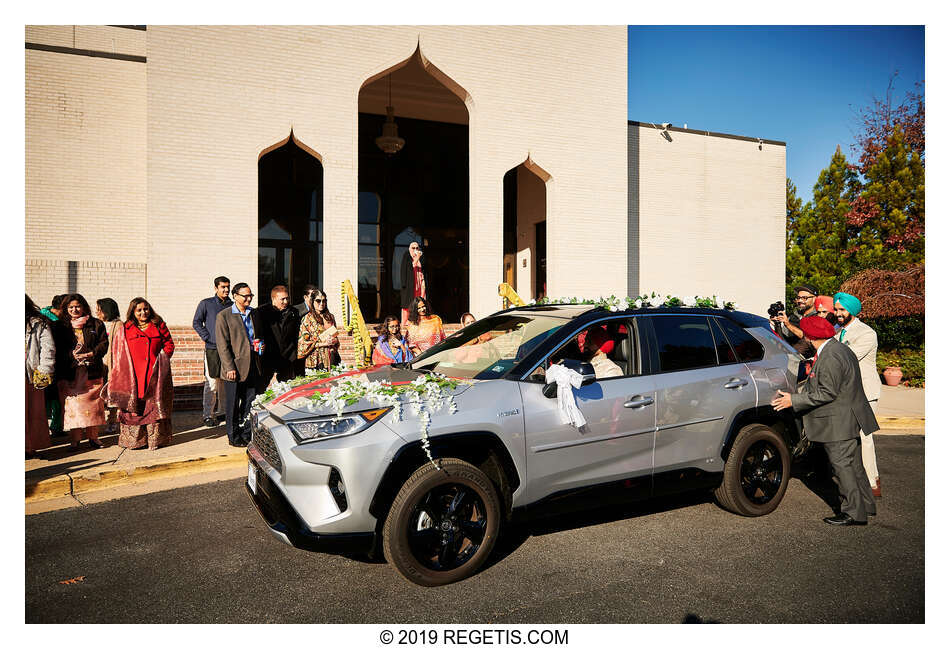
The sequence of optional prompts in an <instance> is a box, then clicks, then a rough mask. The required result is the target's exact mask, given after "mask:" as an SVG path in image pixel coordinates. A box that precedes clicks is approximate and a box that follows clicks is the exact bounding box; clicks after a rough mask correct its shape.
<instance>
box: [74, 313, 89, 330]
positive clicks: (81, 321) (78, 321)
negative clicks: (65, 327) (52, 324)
mask: <svg viewBox="0 0 950 649" xmlns="http://www.w3.org/2000/svg"><path fill="white" fill-rule="evenodd" d="M88 321H89V316H88V315H84V316H82V317H80V318H73V319H71V320H70V321H69V324H70V325H72V328H73V329H82V328H83V325H85V324H86V323H87V322H88Z"/></svg>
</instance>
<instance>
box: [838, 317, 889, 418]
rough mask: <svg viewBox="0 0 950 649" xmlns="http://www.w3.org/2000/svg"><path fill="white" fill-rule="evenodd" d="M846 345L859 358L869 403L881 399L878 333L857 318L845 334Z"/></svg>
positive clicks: (865, 394)
mask: <svg viewBox="0 0 950 649" xmlns="http://www.w3.org/2000/svg"><path fill="white" fill-rule="evenodd" d="M843 342H844V344H845V346H847V347H850V348H851V351H853V352H854V355H855V356H857V357H858V364H859V365H860V366H861V383H862V385H864V396H866V397H867V398H868V401H874V400H875V399H879V398H880V397H881V375H880V374H878V372H877V332H875V331H874V330H873V329H871V327H869V326H868V325H866V324H865V323H863V322H861V321H860V320H858V319H857V318H855V319H854V320H852V321H851V324H849V325H848V328H847V330H845V332H844V341H843Z"/></svg>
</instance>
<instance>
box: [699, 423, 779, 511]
mask: <svg viewBox="0 0 950 649" xmlns="http://www.w3.org/2000/svg"><path fill="white" fill-rule="evenodd" d="M790 473H791V457H790V456H789V453H788V448H787V447H786V445H785V442H784V441H783V440H782V438H781V437H780V436H779V435H778V433H776V432H775V431H774V430H772V429H771V428H769V427H768V426H765V425H762V424H751V425H749V426H745V427H743V428H742V430H740V431H739V434H738V435H737V436H736V441H735V444H733V445H732V450H731V451H730V452H729V458H728V459H727V460H726V466H725V470H724V471H723V477H722V484H721V485H719V488H718V489H716V491H715V492H714V493H715V497H716V501H717V502H718V503H719V504H720V505H722V506H723V507H724V508H726V509H728V510H729V511H731V512H734V513H736V514H741V515H742V516H764V515H765V514H768V513H770V512H772V511H773V510H774V509H775V508H776V507H778V504H779V503H780V502H781V501H782V497H783V496H784V495H785V490H786V489H787V488H788V479H789V476H790Z"/></svg>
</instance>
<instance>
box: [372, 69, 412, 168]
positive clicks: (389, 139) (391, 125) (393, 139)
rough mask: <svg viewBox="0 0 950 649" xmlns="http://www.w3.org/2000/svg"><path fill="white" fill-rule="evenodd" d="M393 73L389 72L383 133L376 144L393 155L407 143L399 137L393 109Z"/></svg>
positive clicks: (387, 153)
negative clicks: (387, 98) (387, 102)
mask: <svg viewBox="0 0 950 649" xmlns="http://www.w3.org/2000/svg"><path fill="white" fill-rule="evenodd" d="M392 104H393V75H392V73H390V74H389V105H388V106H386V122H385V123H384V124H383V134H382V135H380V136H379V137H378V138H376V146H378V147H379V148H380V150H381V151H382V152H383V153H385V154H386V155H393V154H396V153H399V151H400V150H401V149H402V147H404V146H405V145H406V141H405V140H404V139H402V138H401V137H399V129H398V127H397V126H396V120H395V116H394V110H393V106H392Z"/></svg>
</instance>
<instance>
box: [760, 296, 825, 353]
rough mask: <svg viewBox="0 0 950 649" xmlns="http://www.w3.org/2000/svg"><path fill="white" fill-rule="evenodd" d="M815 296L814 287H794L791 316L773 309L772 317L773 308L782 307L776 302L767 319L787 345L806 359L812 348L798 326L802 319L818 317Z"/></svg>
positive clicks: (770, 308)
mask: <svg viewBox="0 0 950 649" xmlns="http://www.w3.org/2000/svg"><path fill="white" fill-rule="evenodd" d="M817 296H818V291H817V289H815V287H814V286H810V285H809V284H801V285H799V286H796V287H795V311H794V312H793V313H792V314H791V315H787V314H786V313H785V311H784V310H780V309H774V311H775V312H774V315H773V307H780V306H782V305H781V303H780V302H776V303H775V304H773V305H772V307H769V319H770V320H771V321H772V326H773V327H774V328H775V331H776V332H777V333H779V334H780V335H781V336H782V338H784V339H785V340H786V341H787V342H788V344H789V345H791V346H792V347H794V348H795V349H796V350H798V353H799V354H801V355H802V356H806V357H809V356H811V355H812V353H813V348H812V346H811V343H809V342H808V341H807V340H806V339H805V334H804V333H803V332H802V330H801V327H800V326H799V325H800V323H801V321H802V319H803V318H808V317H811V316H815V315H818V312H817V311H816V310H815V298H816V297H817Z"/></svg>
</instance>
